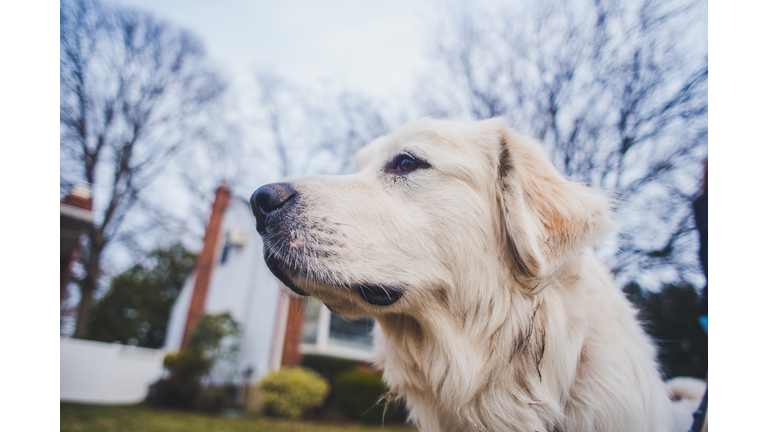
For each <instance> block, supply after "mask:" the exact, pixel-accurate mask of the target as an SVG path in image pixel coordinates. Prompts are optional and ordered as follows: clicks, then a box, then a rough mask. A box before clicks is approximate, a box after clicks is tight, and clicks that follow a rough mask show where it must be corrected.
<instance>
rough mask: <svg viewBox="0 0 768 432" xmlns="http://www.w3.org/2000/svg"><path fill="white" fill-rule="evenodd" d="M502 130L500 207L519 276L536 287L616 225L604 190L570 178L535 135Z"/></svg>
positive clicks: (499, 175)
mask: <svg viewBox="0 0 768 432" xmlns="http://www.w3.org/2000/svg"><path fill="white" fill-rule="evenodd" d="M499 133H500V137H501V139H500V143H501V146H500V147H501V148H500V151H499V165H498V182H499V195H500V202H501V210H502V213H503V217H504V226H505V228H506V232H507V236H508V242H509V243H508V244H509V247H510V249H511V252H512V259H513V260H514V261H515V263H514V267H515V269H516V270H517V271H516V277H518V278H519V280H520V282H523V283H524V284H525V285H526V286H530V287H531V288H533V287H535V286H537V285H539V283H540V281H541V280H542V279H545V278H547V277H548V276H550V275H553V273H555V272H556V271H557V270H558V269H559V268H560V267H561V266H562V265H563V264H564V263H566V262H567V261H568V260H569V259H571V258H572V257H573V256H575V255H576V254H579V253H580V252H581V251H583V250H585V248H588V247H592V246H594V245H595V243H596V242H597V241H598V240H599V238H600V237H601V234H603V233H604V232H605V231H606V230H607V229H608V228H609V227H610V224H611V210H610V207H611V204H610V201H609V200H608V199H607V197H605V196H604V195H602V194H600V193H599V192H597V191H595V190H592V189H590V188H588V187H586V186H583V185H580V184H576V183H570V182H568V181H567V180H566V179H565V178H564V177H563V176H562V175H560V173H559V172H558V171H557V169H555V167H554V166H553V165H552V163H551V162H550V161H549V158H548V156H547V154H546V152H545V151H544V149H543V148H542V146H541V144H539V143H538V142H536V141H535V140H533V139H530V138H526V137H523V136H521V135H519V134H517V133H516V132H514V131H512V130H510V129H506V128H505V129H502V130H500V131H499Z"/></svg>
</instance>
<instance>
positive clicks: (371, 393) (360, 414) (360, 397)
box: [334, 369, 395, 424]
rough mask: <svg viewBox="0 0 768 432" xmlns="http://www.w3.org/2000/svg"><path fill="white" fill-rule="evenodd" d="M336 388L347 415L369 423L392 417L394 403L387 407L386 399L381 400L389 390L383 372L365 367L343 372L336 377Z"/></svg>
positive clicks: (337, 397) (337, 395)
mask: <svg viewBox="0 0 768 432" xmlns="http://www.w3.org/2000/svg"><path fill="white" fill-rule="evenodd" d="M334 389H335V390H336V399H337V400H338V402H339V407H340V408H341V410H342V411H343V412H344V414H345V415H346V416H347V417H349V418H351V419H354V420H362V421H363V422H365V423H369V424H380V423H382V422H387V421H389V420H391V419H392V413H393V412H394V408H395V407H394V404H390V406H389V407H387V403H386V402H385V401H381V402H380V401H379V400H380V399H381V398H382V396H383V395H384V394H385V393H387V392H388V391H389V387H387V385H386V384H385V383H384V381H382V379H381V373H377V372H370V371H367V370H364V369H353V370H350V371H347V372H343V373H341V374H339V375H338V376H337V377H336V380H335V382H334ZM387 408H388V409H387Z"/></svg>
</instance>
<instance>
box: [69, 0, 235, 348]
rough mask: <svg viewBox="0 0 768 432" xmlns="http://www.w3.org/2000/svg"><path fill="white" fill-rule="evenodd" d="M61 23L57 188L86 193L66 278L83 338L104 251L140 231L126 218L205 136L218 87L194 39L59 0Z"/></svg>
mask: <svg viewBox="0 0 768 432" xmlns="http://www.w3.org/2000/svg"><path fill="white" fill-rule="evenodd" d="M60 26H61V27H60V29H61V30H60V35H61V45H60V56H61V60H60V74H61V95H60V103H61V109H60V115H61V133H60V137H61V186H62V190H68V189H69V187H70V186H71V185H72V184H75V183H78V182H87V183H89V184H91V185H92V191H93V199H94V215H95V217H94V219H95V220H94V224H95V226H94V229H93V230H92V231H91V232H90V233H89V234H88V238H87V244H86V245H85V247H84V248H83V251H82V253H81V255H80V259H79V260H80V262H81V263H82V266H83V269H84V276H83V277H81V278H73V282H74V283H76V284H77V286H78V287H79V288H80V292H81V294H82V295H81V300H80V304H79V306H78V318H77V324H76V329H75V333H74V336H75V337H83V336H84V335H85V334H84V333H85V330H86V327H85V323H86V314H87V311H88V308H89V306H90V303H91V300H92V298H93V294H94V292H96V290H97V289H98V288H99V280H100V278H101V277H102V274H103V269H104V252H105V250H106V249H107V247H108V246H110V245H111V244H113V243H114V242H116V241H118V240H119V239H122V240H129V239H131V238H132V237H134V236H135V235H139V234H140V232H139V230H146V227H145V226H142V224H140V223H126V221H127V220H128V219H131V218H128V215H129V214H133V213H135V212H133V210H135V209H136V208H137V206H138V205H144V206H145V207H146V206H150V205H151V200H147V199H145V198H146V196H144V195H145V192H146V191H147V190H148V188H150V187H151V186H152V185H153V182H155V181H156V180H157V179H158V177H159V176H161V175H162V173H163V172H164V171H165V169H166V167H167V166H168V165H169V164H170V163H171V162H172V161H173V159H174V158H175V157H176V156H177V155H178V154H179V153H180V152H182V151H183V150H185V149H186V148H190V147H194V146H196V145H199V144H201V143H207V142H210V141H211V124H212V123H215V117H216V116H217V112H218V111H220V110H221V107H220V104H221V101H222V95H223V94H224V90H225V85H224V83H223V82H222V80H221V79H220V78H219V77H218V75H217V74H216V73H215V72H214V70H213V69H212V68H211V67H210V65H209V64H208V63H207V61H206V59H205V53H204V51H203V47H202V46H201V44H200V42H199V41H198V40H197V39H196V38H195V37H193V36H192V35H191V34H189V33H188V32H185V31H180V30H177V29H174V28H172V27H170V26H169V25H168V24H166V23H164V22H160V21H157V20H155V19H154V18H152V17H151V16H149V15H147V14H143V13H139V12H136V11H131V10H124V9H120V8H111V7H108V6H105V5H102V4H101V3H99V2H98V1H96V0H64V1H62V3H61V17H60ZM150 219H151V217H150ZM128 225H131V226H132V229H133V231H132V232H129V231H128V230H127V229H126V227H127V226H128Z"/></svg>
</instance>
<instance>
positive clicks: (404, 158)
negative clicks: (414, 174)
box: [385, 153, 429, 174]
mask: <svg viewBox="0 0 768 432" xmlns="http://www.w3.org/2000/svg"><path fill="white" fill-rule="evenodd" d="M419 168H429V164H428V163H426V162H424V161H422V160H420V159H418V158H416V157H413V156H411V155H409V154H406V153H403V154H400V155H398V156H396V157H395V158H394V159H392V161H391V162H390V163H389V164H387V167H386V168H385V170H386V171H388V172H391V173H393V174H397V173H408V172H411V171H414V170H417V169H419Z"/></svg>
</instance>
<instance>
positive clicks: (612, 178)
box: [418, 0, 708, 287]
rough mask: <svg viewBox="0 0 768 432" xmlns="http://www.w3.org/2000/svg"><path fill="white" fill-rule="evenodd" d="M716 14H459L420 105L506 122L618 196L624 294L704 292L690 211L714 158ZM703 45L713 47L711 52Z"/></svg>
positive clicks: (557, 10) (596, 10)
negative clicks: (665, 287) (711, 67)
mask: <svg viewBox="0 0 768 432" xmlns="http://www.w3.org/2000/svg"><path fill="white" fill-rule="evenodd" d="M706 6H707V4H706V2H700V1H690V0H682V1H657V0H640V1H637V2H620V1H613V0H591V1H590V0H583V1H575V2H574V1H565V0H547V1H542V2H536V3H529V4H528V5H527V7H526V8H525V9H517V10H506V11H502V12H500V13H495V14H493V15H490V14H488V15H484V16H483V15H480V14H471V13H469V12H468V11H467V10H463V11H462V10H457V11H454V12H453V13H452V14H451V16H450V18H448V19H447V20H445V21H444V22H443V23H442V25H441V27H440V29H439V31H438V35H437V37H436V42H435V49H434V52H433V54H434V56H433V57H434V60H435V67H434V70H433V71H432V72H433V74H431V75H430V79H429V80H425V81H424V83H423V86H422V88H423V89H424V90H423V91H422V92H421V93H420V94H419V95H418V100H419V101H420V103H421V106H422V107H424V109H425V110H426V111H427V112H428V113H429V114H432V115H436V116H441V117H450V118H460V119H483V118H488V117H494V116H504V117H506V118H507V119H508V120H510V121H511V123H512V125H513V126H514V127H516V128H517V129H519V130H521V131H523V132H525V133H527V134H529V135H533V136H535V137H537V138H538V139H540V140H541V141H542V142H543V143H544V144H545V147H546V148H547V150H548V151H549V153H550V155H551V157H552V160H553V162H554V163H555V165H556V166H557V167H558V169H559V170H561V172H563V173H564V174H565V175H566V176H567V177H568V178H569V179H570V180H572V181H577V182H584V183H587V184H590V185H594V186H597V187H601V188H603V189H606V190H609V191H614V192H615V193H616V195H617V196H616V198H617V201H616V202H617V209H616V212H617V219H618V222H619V234H618V235H617V237H616V238H615V239H612V245H611V249H612V252H613V253H610V255H611V256H610V263H611V265H612V267H613V271H614V273H615V274H616V276H617V279H618V280H619V282H620V283H626V282H628V281H630V280H636V281H638V282H641V283H642V284H643V285H644V286H646V287H653V286H654V285H657V286H658V284H660V283H663V282H676V281H679V280H681V279H683V280H688V281H691V280H693V281H697V280H699V279H701V277H700V270H699V268H698V264H697V261H696V258H695V243H696V237H695V234H694V232H693V224H692V221H691V216H690V203H691V201H692V198H694V196H695V194H696V193H697V191H698V184H699V178H700V177H701V173H702V167H703V160H704V158H705V157H706V152H707V112H708V105H707V78H708V62H707V47H706V12H707V10H706ZM702 41H703V43H702Z"/></svg>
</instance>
